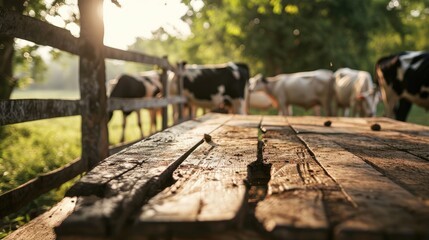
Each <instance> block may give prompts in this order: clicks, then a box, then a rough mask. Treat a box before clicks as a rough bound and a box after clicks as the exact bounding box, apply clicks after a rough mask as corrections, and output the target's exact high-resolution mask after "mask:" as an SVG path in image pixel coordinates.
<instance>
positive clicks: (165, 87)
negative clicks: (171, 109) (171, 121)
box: [161, 56, 169, 130]
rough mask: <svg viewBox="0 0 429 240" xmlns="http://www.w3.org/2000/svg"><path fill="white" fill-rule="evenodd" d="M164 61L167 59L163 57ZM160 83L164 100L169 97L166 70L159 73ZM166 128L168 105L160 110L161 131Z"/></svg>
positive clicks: (163, 69)
mask: <svg viewBox="0 0 429 240" xmlns="http://www.w3.org/2000/svg"><path fill="white" fill-rule="evenodd" d="M163 58H164V59H167V56H164V57H163ZM161 82H162V86H163V88H162V96H164V98H168V97H169V92H168V75H167V69H165V68H162V73H161ZM167 127H168V104H167V106H165V107H163V108H162V130H164V129H166V128H167Z"/></svg>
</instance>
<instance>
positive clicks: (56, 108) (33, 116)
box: [0, 99, 80, 125]
mask: <svg viewBox="0 0 429 240" xmlns="http://www.w3.org/2000/svg"><path fill="white" fill-rule="evenodd" d="M79 114H80V101H79V100H59V99H56V100H53V99H19V100H0V125H7V124H12V123H21V122H28V121H33V120H41V119H47V118H55V117H67V116H74V115H79Z"/></svg>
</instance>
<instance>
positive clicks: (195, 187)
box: [131, 116, 261, 236]
mask: <svg viewBox="0 0 429 240" xmlns="http://www.w3.org/2000/svg"><path fill="white" fill-rule="evenodd" d="M246 119H247V120H246ZM260 119H261V118H260V117H251V118H243V117H241V116H234V118H232V119H231V120H229V121H228V122H226V124H225V125H223V126H222V127H221V128H219V129H217V130H216V131H214V132H213V133H212V134H210V136H211V138H210V139H211V141H208V142H206V143H205V144H203V145H201V146H199V147H198V148H197V149H196V150H195V151H194V152H193V153H192V154H191V155H190V156H189V157H188V158H187V159H186V160H185V162H183V164H182V165H181V166H180V167H179V168H178V169H177V170H176V171H175V173H174V177H175V179H176V182H175V184H173V185H172V186H171V187H169V188H167V189H165V190H164V191H163V192H161V193H160V194H158V195H157V196H155V197H154V198H153V199H151V200H150V201H149V203H148V204H147V205H145V206H144V207H143V208H142V210H141V214H140V216H139V218H138V220H137V221H136V222H135V224H134V225H133V226H132V230H131V231H132V233H133V235H134V236H138V235H141V234H145V235H149V236H151V235H156V236H160V235H163V236H164V235H165V236H167V235H170V234H175V235H179V236H180V235H185V236H189V235H191V236H193V235H198V234H202V233H205V234H207V233H208V232H212V233H215V232H219V231H225V230H228V229H231V228H232V229H234V228H239V227H240V226H241V225H242V224H243V223H242V221H243V215H244V214H245V212H244V211H245V209H246V204H247V190H246V186H245V184H244V180H245V179H246V171H247V165H248V164H249V163H250V162H252V161H254V160H255V159H256V142H257V133H258V130H257V126H258V125H259V123H260Z"/></svg>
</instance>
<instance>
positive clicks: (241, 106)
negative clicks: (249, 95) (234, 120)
mask: <svg viewBox="0 0 429 240" xmlns="http://www.w3.org/2000/svg"><path fill="white" fill-rule="evenodd" d="M232 111H233V113H234V114H241V115H244V114H246V100H244V99H234V100H232Z"/></svg>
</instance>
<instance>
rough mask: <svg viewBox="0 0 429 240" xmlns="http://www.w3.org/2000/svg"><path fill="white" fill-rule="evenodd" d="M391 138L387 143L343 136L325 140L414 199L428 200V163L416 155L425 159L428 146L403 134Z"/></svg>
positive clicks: (380, 138) (368, 138)
mask: <svg viewBox="0 0 429 240" xmlns="http://www.w3.org/2000/svg"><path fill="white" fill-rule="evenodd" d="M394 136H395V137H394ZM394 136H390V137H389V138H387V139H386V138H385V137H384V136H382V135H380V136H376V135H373V136H369V135H366V136H358V137H356V136H355V135H344V136H343V137H341V138H338V137H335V136H329V137H327V139H329V140H330V141H332V142H335V143H337V144H338V145H340V146H341V147H343V148H345V149H347V150H348V151H349V152H351V153H353V154H355V155H356V156H359V157H360V158H362V159H363V160H364V161H366V162H367V163H369V164H371V165H372V166H373V167H374V168H376V169H377V170H378V171H380V172H381V173H382V174H384V175H386V176H387V177H388V178H390V179H392V181H394V182H395V183H397V184H399V185H401V186H402V187H403V188H405V189H407V190H408V191H410V192H411V193H413V194H414V195H416V196H419V197H421V198H423V199H426V200H429V188H428V187H427V186H429V161H428V160H427V159H424V158H421V157H419V154H416V151H418V152H420V153H424V154H423V155H428V154H429V143H428V144H424V143H423V142H422V141H418V139H415V138H408V136H407V135H405V136H404V135H403V134H401V135H394ZM344 139H347V140H346V141H344ZM392 143H393V144H392ZM383 144H384V146H383Z"/></svg>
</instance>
